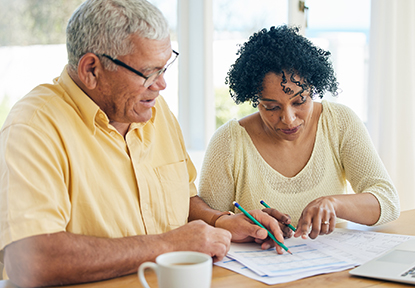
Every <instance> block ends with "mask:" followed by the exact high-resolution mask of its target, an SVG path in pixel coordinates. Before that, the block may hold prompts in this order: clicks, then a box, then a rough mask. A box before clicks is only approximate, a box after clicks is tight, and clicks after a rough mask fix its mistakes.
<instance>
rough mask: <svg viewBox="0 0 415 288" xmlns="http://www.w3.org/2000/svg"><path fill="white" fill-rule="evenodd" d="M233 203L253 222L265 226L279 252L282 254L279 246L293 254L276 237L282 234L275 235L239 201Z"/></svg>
mask: <svg viewBox="0 0 415 288" xmlns="http://www.w3.org/2000/svg"><path fill="white" fill-rule="evenodd" d="M233 205H235V207H236V208H238V209H239V210H241V211H242V213H243V214H244V215H245V216H246V217H248V219H250V220H251V221H252V222H254V224H256V225H258V226H259V227H261V228H263V229H264V230H265V231H266V232H267V233H268V236H269V237H270V238H271V239H272V240H273V241H275V243H276V244H277V252H278V253H280V254H281V251H280V249H278V248H279V247H281V248H283V249H284V250H285V251H287V252H288V253H290V254H292V253H291V251H290V250H289V249H288V248H287V247H286V246H285V245H284V243H283V241H281V239H280V240H277V238H276V237H278V236H281V234H276V235H274V234H273V233H271V232H270V231H269V230H268V229H267V228H265V227H264V225H263V224H262V223H260V222H259V221H258V220H257V219H256V218H255V217H253V216H252V215H251V214H250V213H248V212H247V211H246V210H245V209H244V208H242V206H241V205H239V204H238V203H237V202H235V201H234V202H233Z"/></svg>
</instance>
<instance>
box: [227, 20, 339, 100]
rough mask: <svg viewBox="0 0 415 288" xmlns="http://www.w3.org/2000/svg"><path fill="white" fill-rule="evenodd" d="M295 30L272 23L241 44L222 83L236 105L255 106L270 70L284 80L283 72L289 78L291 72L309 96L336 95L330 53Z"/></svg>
mask: <svg viewBox="0 0 415 288" xmlns="http://www.w3.org/2000/svg"><path fill="white" fill-rule="evenodd" d="M298 31H299V29H298V28H297V27H288V26H287V25H282V26H278V27H274V26H273V27H271V28H270V29H269V30H267V29H262V30H261V31H259V32H257V33H254V34H253V35H252V36H251V37H249V40H248V41H247V42H245V43H244V44H243V45H241V47H240V48H239V51H238V53H237V54H236V55H239V57H238V59H237V60H236V61H235V63H234V64H232V66H231V68H230V69H229V72H228V76H227V77H226V82H225V83H226V84H229V92H230V94H231V97H232V99H233V100H234V101H235V103H236V104H240V103H243V102H246V101H249V102H251V104H252V106H253V107H257V106H258V104H259V97H260V94H261V92H262V89H263V86H262V83H263V80H264V77H265V75H266V74H267V73H269V72H274V73H275V74H277V75H282V76H283V82H284V81H285V80H284V79H285V73H284V72H287V73H288V74H291V77H290V78H291V80H294V75H297V76H299V77H300V78H301V79H302V83H299V82H298V81H297V82H296V84H297V85H298V86H300V87H302V89H303V91H304V90H309V89H310V92H311V93H310V96H311V97H312V98H314V97H315V96H319V97H320V98H323V95H324V92H325V91H329V92H331V93H332V94H333V95H337V90H338V82H337V79H336V76H335V73H334V70H333V66H332V64H331V62H330V60H329V56H330V52H328V51H325V50H323V49H320V48H318V47H316V46H314V45H313V44H312V43H311V41H309V40H308V39H307V38H305V37H303V36H301V35H299V34H298ZM293 82H294V81H293ZM281 85H282V86H283V87H284V85H283V83H281ZM288 92H289V91H286V93H288Z"/></svg>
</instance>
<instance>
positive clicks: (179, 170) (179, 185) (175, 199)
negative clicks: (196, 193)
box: [155, 161, 190, 229]
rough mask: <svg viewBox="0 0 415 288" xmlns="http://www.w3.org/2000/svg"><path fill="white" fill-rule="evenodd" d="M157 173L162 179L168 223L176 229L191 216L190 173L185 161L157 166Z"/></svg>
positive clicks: (160, 179)
mask: <svg viewBox="0 0 415 288" xmlns="http://www.w3.org/2000/svg"><path fill="white" fill-rule="evenodd" d="M155 170H156V175H157V177H158V179H159V181H160V184H161V187H162V190H163V194H164V199H165V203H166V205H165V207H166V214H167V218H168V223H169V225H170V228H171V229H175V228H177V227H179V226H182V225H184V224H186V223H187V218H188V217H189V201H190V191H189V173H188V171H187V165H186V162H185V161H181V162H177V163H173V164H168V165H164V166H160V167H157V168H156V169H155Z"/></svg>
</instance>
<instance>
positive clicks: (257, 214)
mask: <svg viewBox="0 0 415 288" xmlns="http://www.w3.org/2000/svg"><path fill="white" fill-rule="evenodd" d="M273 210H275V209H273ZM248 213H249V214H251V215H252V216H253V217H254V218H255V219H256V220H258V222H259V223H261V224H262V225H263V226H264V227H265V228H266V229H267V230H268V231H270V232H271V233H272V234H273V235H274V236H275V238H276V239H277V240H278V241H280V242H281V243H284V235H283V232H282V231H281V228H280V223H279V222H278V221H277V219H276V218H274V217H272V216H270V215H269V214H268V213H265V212H263V211H261V210H251V211H248ZM274 214H275V213H274ZM284 221H290V220H286V219H285V218H284ZM215 226H216V227H219V228H223V229H226V230H228V231H229V232H231V234H232V242H252V241H255V242H256V243H258V244H261V248H262V249H264V250H266V249H269V248H271V247H274V246H275V242H274V241H273V240H272V239H271V238H270V237H269V236H268V232H267V231H266V230H265V229H263V228H261V227H259V226H258V225H256V224H255V223H253V222H252V221H251V220H250V219H248V217H246V216H245V215H244V214H243V213H238V214H235V215H225V216H222V217H220V218H219V219H218V220H217V221H216V224H215ZM276 250H277V252H278V253H279V254H282V253H283V250H282V248H281V247H280V246H279V245H277V246H276Z"/></svg>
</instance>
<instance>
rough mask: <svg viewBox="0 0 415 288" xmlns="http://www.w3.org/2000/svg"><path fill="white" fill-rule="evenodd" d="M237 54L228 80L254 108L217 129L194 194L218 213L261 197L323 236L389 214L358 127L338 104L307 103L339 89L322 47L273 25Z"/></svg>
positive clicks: (386, 182)
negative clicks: (339, 223)
mask: <svg viewBox="0 0 415 288" xmlns="http://www.w3.org/2000/svg"><path fill="white" fill-rule="evenodd" d="M238 55H239V58H238V59H237V60H236V62H235V64H233V65H232V66H231V69H230V71H229V72H228V77H227V81H226V82H227V84H229V87H230V93H231V96H232V98H233V99H234V101H235V102H236V103H237V104H239V103H242V102H245V101H249V102H251V103H252V105H253V106H254V107H258V112H256V113H254V114H252V115H249V116H247V117H245V118H243V119H241V120H239V121H237V120H230V121H229V122H227V123H226V124H224V125H223V126H222V127H221V128H219V129H218V130H217V131H216V133H215V135H214V136H213V137H212V139H211V142H210V144H209V146H208V148H207V151H206V155H205V159H204V164H203V168H202V171H201V179H200V187H199V195H200V197H201V198H203V200H204V201H205V202H206V203H207V204H208V205H210V206H211V207H212V208H214V209H218V210H222V211H228V210H233V211H235V209H234V207H233V206H232V202H233V201H237V202H238V203H239V204H240V205H241V206H242V207H244V208H245V209H248V210H251V209H259V208H261V204H260V200H264V201H265V202H266V203H267V204H268V205H269V206H271V207H272V208H275V209H277V210H279V211H280V212H282V213H287V214H288V215H290V216H291V218H292V223H293V225H297V231H296V233H295V234H294V236H295V237H299V236H302V237H303V238H306V237H307V236H309V237H310V238H313V239H314V238H316V237H317V236H318V235H321V234H328V233H331V232H332V231H333V230H334V227H335V224H336V220H337V218H342V219H346V220H349V221H353V222H357V223H360V224H364V225H377V224H383V223H386V222H388V221H392V220H394V219H396V218H397V217H398V216H399V200H398V195H397V191H396V189H395V187H394V185H393V183H392V181H391V179H390V177H389V175H388V173H387V171H386V169H385V167H384V166H383V164H382V162H381V160H380V158H379V156H378V155H377V153H376V150H375V148H374V146H373V144H372V142H371V140H370V137H369V135H368V132H367V130H366V129H365V126H364V124H363V123H362V122H361V121H360V119H359V118H358V117H357V116H356V115H355V114H354V113H353V111H352V110H351V109H349V108H347V107H345V106H343V105H340V104H336V103H330V102H327V101H325V100H323V101H322V102H321V103H319V102H316V101H314V99H315V98H316V97H317V96H318V97H320V98H322V97H323V94H324V93H325V92H326V91H327V92H331V93H332V94H334V95H337V90H338V83H337V80H336V77H335V74H334V71H333V67H332V65H331V63H330V61H329V55H330V53H329V52H326V51H324V50H322V49H319V48H317V47H315V46H314V45H313V44H312V43H311V42H310V41H309V40H307V39H306V38H305V37H302V36H300V35H299V34H298V29H297V28H290V27H287V26H280V27H277V28H275V27H271V28H270V29H269V30H266V29H263V30H262V31H260V32H258V33H255V34H254V35H252V36H251V37H250V38H249V40H248V41H247V42H246V43H245V44H244V45H242V46H241V48H240V50H239V52H238ZM347 181H349V182H350V184H351V187H352V188H353V190H354V193H352V194H350V193H349V194H348V193H347ZM235 212H236V211H235Z"/></svg>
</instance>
